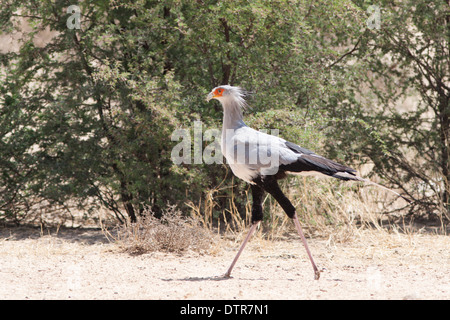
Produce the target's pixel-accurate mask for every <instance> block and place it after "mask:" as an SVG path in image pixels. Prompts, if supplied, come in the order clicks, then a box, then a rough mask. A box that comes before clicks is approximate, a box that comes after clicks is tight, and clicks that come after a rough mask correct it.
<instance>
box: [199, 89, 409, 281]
mask: <svg viewBox="0 0 450 320" xmlns="http://www.w3.org/2000/svg"><path fill="white" fill-rule="evenodd" d="M211 99H217V100H219V101H220V103H221V104H222V106H223V127H222V139H221V140H222V153H223V155H224V156H225V158H226V160H227V163H228V164H229V165H230V167H231V170H232V171H233V173H234V174H235V175H236V176H237V177H239V178H241V179H242V180H244V181H247V182H248V183H250V184H252V195H253V206H252V223H253V226H252V227H251V228H250V231H249V234H248V236H247V237H246V238H245V240H244V243H243V244H242V246H241V248H240V250H239V252H238V254H237V255H236V257H235V259H234V260H233V262H232V264H231V266H230V268H229V269H228V271H227V273H226V274H225V276H226V277H229V276H230V274H231V270H232V269H233V267H234V265H235V263H236V261H237V259H238V258H239V256H240V254H241V253H242V251H243V249H244V247H245V245H246V243H247V241H248V240H249V239H250V236H251V235H252V233H253V232H254V231H255V228H256V226H257V225H258V224H259V222H260V221H261V220H262V218H263V212H262V199H263V197H262V196H263V194H264V193H265V192H268V193H270V194H271V195H272V196H273V197H274V198H275V199H276V200H277V202H278V203H279V204H280V205H281V207H282V208H283V210H284V211H285V212H286V214H287V215H288V216H289V217H290V218H292V219H293V221H294V224H295V227H296V229H297V231H298V233H299V235H300V237H301V239H302V241H303V244H304V246H305V249H306V251H307V253H308V256H309V259H310V261H311V264H312V266H313V269H314V275H315V279H319V277H320V272H319V270H318V268H317V266H316V265H315V263H314V260H313V258H312V256H311V252H310V251H309V248H308V245H307V242H306V239H305V237H304V235H303V231H302V230H301V227H300V223H299V221H298V218H297V214H296V213H295V208H294V206H293V205H292V204H291V202H290V201H289V199H288V198H287V197H286V196H285V195H284V194H283V192H282V191H281V189H280V188H279V186H278V183H277V180H278V179H282V178H284V177H285V176H286V175H287V174H306V175H309V174H320V175H325V176H329V177H333V178H337V179H340V180H354V181H362V182H366V183H370V184H374V185H376V186H379V187H381V188H383V189H386V190H389V191H390V192H393V193H395V194H396V195H398V196H400V197H402V196H401V195H400V194H398V193H397V192H395V191H393V190H390V189H388V188H386V187H384V186H381V185H379V184H376V183H374V182H371V181H369V180H367V179H364V178H361V177H359V176H357V175H356V170H354V169H352V168H350V167H348V166H345V165H342V164H340V163H337V162H335V161H332V160H329V159H327V158H324V157H322V156H320V155H317V154H315V153H314V152H313V151H311V150H308V149H306V148H303V147H300V146H298V145H297V144H295V143H292V142H289V141H286V140H284V139H283V138H280V137H277V136H274V135H269V134H266V133H263V132H260V131H256V130H254V129H252V128H250V127H248V126H247V125H246V124H245V123H244V120H243V114H242V110H243V109H245V108H246V107H247V103H246V101H245V92H244V90H242V89H241V88H239V87H233V86H230V85H223V86H219V87H216V88H214V89H213V90H212V91H211V93H209V95H208V97H207V101H209V100H211Z"/></svg>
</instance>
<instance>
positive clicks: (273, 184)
mask: <svg viewBox="0 0 450 320" xmlns="http://www.w3.org/2000/svg"><path fill="white" fill-rule="evenodd" d="M262 184H263V187H264V190H266V191H267V192H269V193H270V194H271V195H272V196H273V197H274V198H275V200H277V202H278V203H279V204H280V206H281V207H282V208H283V210H284V211H285V212H286V214H287V215H288V217H289V218H291V219H293V220H294V224H295V228H296V229H297V232H298V234H299V235H300V238H301V239H302V242H303V245H304V246H305V249H306V252H307V253H308V257H309V260H311V264H312V266H313V269H314V279H315V280H318V279H319V277H320V272H319V269H317V266H316V264H315V263H314V260H313V258H312V255H311V251H309V248H308V244H307V242H306V238H305V235H304V234H303V231H302V228H301V227H300V222H299V221H298V218H297V213H296V212H295V208H294V206H293V205H292V203H291V202H290V201H289V199H288V198H287V197H286V196H285V195H284V193H283V192H282V191H281V189H280V186H279V185H278V182H277V181H276V178H275V177H274V176H267V177H266V178H265V179H264V180H263V181H262Z"/></svg>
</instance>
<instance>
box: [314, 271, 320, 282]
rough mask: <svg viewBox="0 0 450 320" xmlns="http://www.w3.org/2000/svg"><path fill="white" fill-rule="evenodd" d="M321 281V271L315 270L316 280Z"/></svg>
mask: <svg viewBox="0 0 450 320" xmlns="http://www.w3.org/2000/svg"><path fill="white" fill-rule="evenodd" d="M319 279H320V271H319V270H315V271H314V280H319Z"/></svg>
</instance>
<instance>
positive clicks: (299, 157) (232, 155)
mask: <svg viewBox="0 0 450 320" xmlns="http://www.w3.org/2000/svg"><path fill="white" fill-rule="evenodd" d="M226 153H227V155H226V158H227V160H228V161H230V160H231V161H232V162H234V163H237V164H243V165H245V166H247V167H248V168H249V169H250V168H251V169H252V170H264V169H267V168H281V169H283V170H284V171H288V172H297V173H298V172H304V171H308V172H313V171H315V172H318V173H322V174H326V175H329V176H334V177H336V178H339V179H343V180H349V179H351V178H350V176H353V175H354V172H356V171H355V170H354V169H352V168H349V167H347V166H344V165H342V164H339V163H337V162H335V161H332V160H329V159H327V158H324V157H322V156H319V155H317V154H315V153H314V152H313V151H311V150H308V149H306V148H303V147H300V146H299V145H297V144H295V143H292V142H289V141H286V140H284V139H282V138H280V137H277V136H273V135H269V134H266V133H264V132H261V131H256V130H254V129H252V128H249V127H242V128H239V129H237V130H235V132H234V135H233V137H232V139H230V140H228V145H227V151H226ZM275 173H276V172H275Z"/></svg>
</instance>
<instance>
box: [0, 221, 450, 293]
mask: <svg viewBox="0 0 450 320" xmlns="http://www.w3.org/2000/svg"><path fill="white" fill-rule="evenodd" d="M239 241H240V239H237V241H236V242H231V241H225V240H221V241H220V242H221V243H220V245H216V248H215V249H214V253H213V254H204V255H201V254H198V253H194V252H187V253H184V254H182V255H180V254H170V253H161V252H154V253H149V254H143V255H139V256H131V255H129V254H127V253H124V252H122V251H120V249H119V248H118V246H117V245H116V244H114V243H109V242H108V241H107V240H106V239H105V238H104V236H103V235H102V233H101V231H99V230H82V229H81V230H80V229H79V230H68V229H66V230H60V231H59V232H58V234H56V235H45V236H42V234H40V232H39V230H37V229H29V228H28V229H27V228H19V229H17V228H4V227H3V228H0V299H283V300H284V299H449V298H450V237H448V236H438V235H421V234H415V235H405V234H387V233H386V232H379V231H366V232H365V234H362V235H361V236H360V237H358V239H356V240H354V241H351V242H348V243H344V244H341V243H333V242H332V241H329V240H328V241H326V240H320V239H309V243H310V247H311V250H312V253H313V255H314V257H315V259H316V262H317V264H318V265H319V268H320V269H322V275H321V279H320V280H318V281H315V280H313V272H312V268H311V265H310V263H309V260H308V259H307V256H306V254H305V251H304V249H303V247H302V245H301V242H300V241H299V240H297V239H295V238H294V237H292V239H289V240H286V241H273V242H272V241H267V240H261V239H258V238H255V239H254V240H253V241H251V242H250V244H249V246H248V248H247V249H246V251H244V253H243V254H242V256H241V258H240V260H239V261H238V263H237V265H236V267H235V270H234V272H233V278H231V279H229V280H220V277H219V276H220V275H222V274H223V273H224V272H225V271H226V269H227V268H228V265H229V263H230V262H231V260H232V258H233V257H234V254H235V252H236V250H237V248H238V246H239Z"/></svg>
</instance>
